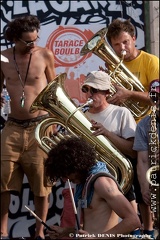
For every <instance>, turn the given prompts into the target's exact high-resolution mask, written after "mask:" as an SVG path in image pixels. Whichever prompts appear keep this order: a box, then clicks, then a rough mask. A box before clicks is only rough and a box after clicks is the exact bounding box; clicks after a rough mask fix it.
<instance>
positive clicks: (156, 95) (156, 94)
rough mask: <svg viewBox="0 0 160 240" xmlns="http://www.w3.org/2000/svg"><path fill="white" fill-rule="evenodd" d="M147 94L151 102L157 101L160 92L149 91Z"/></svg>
mask: <svg viewBox="0 0 160 240" xmlns="http://www.w3.org/2000/svg"><path fill="white" fill-rule="evenodd" d="M149 96H150V98H151V100H152V101H153V102H157V101H158V100H159V98H160V94H159V93H157V92H150V93H149Z"/></svg>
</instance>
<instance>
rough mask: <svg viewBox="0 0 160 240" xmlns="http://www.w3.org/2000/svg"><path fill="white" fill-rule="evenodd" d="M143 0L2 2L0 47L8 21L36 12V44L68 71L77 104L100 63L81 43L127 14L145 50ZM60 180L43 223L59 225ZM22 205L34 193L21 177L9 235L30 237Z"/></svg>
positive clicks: (3, 45) (29, 222)
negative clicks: (86, 81)
mask: <svg viewBox="0 0 160 240" xmlns="http://www.w3.org/2000/svg"><path fill="white" fill-rule="evenodd" d="M143 9H144V1H5V0H2V1H1V50H4V49H6V48H10V47H12V44H10V43H9V42H7V41H6V40H5V38H4V32H5V29H6V25H7V23H8V21H10V20H12V19H14V18H16V17H19V16H23V15H28V14H33V15H36V16H37V17H38V18H39V20H40V23H41V29H40V32H39V37H40V39H39V42H38V45H39V46H42V47H47V48H49V49H50V50H51V51H53V53H54V56H55V67H56V74H60V73H63V72H65V73H67V78H66V81H65V91H66V92H67V93H68V94H69V96H70V98H71V99H73V100H74V101H75V103H76V104H77V105H81V104H83V103H84V102H85V101H86V99H85V97H84V95H83V93H82V91H81V85H82V84H83V81H84V78H85V76H86V75H87V74H88V73H89V72H90V71H93V70H98V69H99V67H100V66H102V67H104V66H105V64H104V61H103V60H102V59H100V58H99V57H97V56H96V55H95V54H94V53H88V54H86V55H84V56H81V55H80V51H81V49H82V47H83V46H84V45H85V43H86V42H87V41H88V40H89V39H90V38H91V37H92V36H93V35H94V34H95V33H96V32H97V31H99V30H100V29H102V28H104V27H107V26H108V25H109V24H110V23H111V22H112V20H113V19H116V18H122V19H129V18H130V19H131V22H132V23H133V24H134V26H135V28H136V36H137V41H136V44H137V46H136V47H137V48H138V49H145V40H144V13H143ZM63 188H64V184H63V183H60V182H59V183H58V184H57V185H56V186H55V187H53V191H52V194H51V198H50V206H49V212H48V216H47V224H48V225H51V224H59V222H60V215H61V212H62V209H63V198H62V190H63ZM24 205H27V206H29V207H30V208H31V209H32V210H34V204H33V196H32V193H31V192H30V189H29V185H28V182H27V179H26V178H24V183H23V188H22V192H21V196H20V197H17V196H12V199H11V204H10V213H9V231H10V237H22V236H23V237H29V236H31V235H32V234H33V232H34V228H35V219H34V217H33V216H31V215H30V214H29V213H28V211H27V210H26V209H25V207H24Z"/></svg>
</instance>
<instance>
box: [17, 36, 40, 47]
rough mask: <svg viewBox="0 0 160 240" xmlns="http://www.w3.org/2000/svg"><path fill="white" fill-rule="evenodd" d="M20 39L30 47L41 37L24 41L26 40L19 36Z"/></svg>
mask: <svg viewBox="0 0 160 240" xmlns="http://www.w3.org/2000/svg"><path fill="white" fill-rule="evenodd" d="M19 40H20V41H21V42H22V43H24V44H26V46H27V47H29V46H31V45H32V44H34V43H35V42H37V41H38V40H39V37H37V38H36V40H34V41H24V40H23V39H21V38H19Z"/></svg>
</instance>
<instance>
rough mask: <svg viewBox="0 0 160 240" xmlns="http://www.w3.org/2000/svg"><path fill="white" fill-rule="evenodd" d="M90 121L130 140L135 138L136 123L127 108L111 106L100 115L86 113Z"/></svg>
mask: <svg viewBox="0 0 160 240" xmlns="http://www.w3.org/2000/svg"><path fill="white" fill-rule="evenodd" d="M85 114H86V115H87V117H88V118H89V119H90V120H94V121H96V122H99V123H101V124H102V125H103V126H104V127H105V128H106V129H107V130H109V131H110V132H113V133H115V134H116V135H117V136H119V137H123V138H124V139H128V138H130V137H134V136H135V130H136V122H135V119H134V117H133V116H132V114H131V112H130V111H129V110H128V109H127V108H126V107H120V106H117V105H113V104H109V106H107V108H106V109H104V110H103V111H102V112H99V113H90V112H88V111H87V112H85Z"/></svg>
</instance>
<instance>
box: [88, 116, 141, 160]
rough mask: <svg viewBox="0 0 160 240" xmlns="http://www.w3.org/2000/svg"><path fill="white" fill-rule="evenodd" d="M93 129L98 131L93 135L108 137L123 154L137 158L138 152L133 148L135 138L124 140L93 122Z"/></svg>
mask: <svg viewBox="0 0 160 240" xmlns="http://www.w3.org/2000/svg"><path fill="white" fill-rule="evenodd" d="M92 127H93V128H94V129H97V130H96V131H95V132H94V133H93V135H94V136H98V135H104V136H105V137H107V138H108V139H109V140H110V141H111V142H112V143H113V144H114V145H115V146H116V147H117V148H118V149H119V150H120V151H121V152H122V153H123V154H125V155H127V156H130V157H131V158H135V157H136V156H137V153H136V151H134V150H133V149H132V148H133V141H134V138H128V139H124V138H121V137H119V136H117V135H116V134H115V133H113V132H110V131H109V130H107V129H106V128H105V127H104V126H103V125H102V124H101V123H94V121H92Z"/></svg>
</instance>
